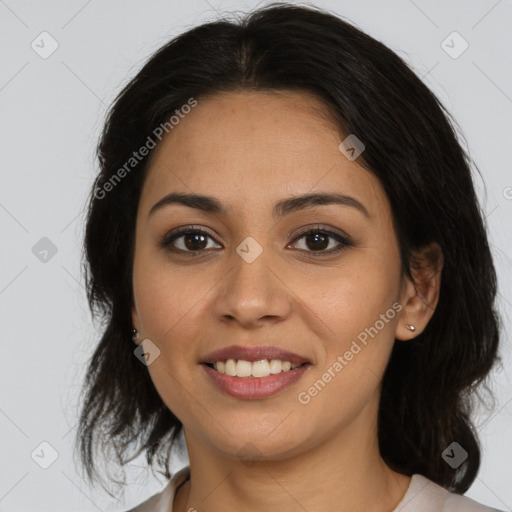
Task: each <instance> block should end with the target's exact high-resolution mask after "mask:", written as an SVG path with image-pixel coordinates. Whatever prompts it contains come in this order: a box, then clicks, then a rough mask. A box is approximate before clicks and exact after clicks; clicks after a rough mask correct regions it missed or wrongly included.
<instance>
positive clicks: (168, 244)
mask: <svg viewBox="0 0 512 512" xmlns="http://www.w3.org/2000/svg"><path fill="white" fill-rule="evenodd" d="M187 234H200V235H205V236H207V237H210V238H211V239H212V240H214V241H215V243H218V242H217V241H216V240H215V239H214V238H213V237H212V235H210V234H209V233H208V232H207V231H204V230H202V229H198V228H195V227H194V226H186V227H185V228H182V229H180V230H179V231H176V232H171V233H168V234H166V235H165V236H164V237H163V238H162V239H161V241H160V244H159V245H160V247H162V248H163V249H165V250H166V251H169V252H171V253H181V254H186V255H187V256H192V257H194V256H200V255H201V253H202V252H203V251H206V250H208V249H200V250H197V251H190V250H183V249H176V248H175V247H172V243H173V242H174V241H175V240H177V239H178V238H180V237H182V236H183V235H187ZM315 234H322V235H327V236H328V237H329V238H334V239H335V240H336V241H337V242H339V244H340V246H339V247H338V248H337V249H334V250H333V249H330V250H329V251H325V250H320V251H308V250H304V249H299V251H301V252H304V253H309V254H308V257H313V258H317V257H320V258H321V257H323V256H331V255H333V254H338V253H339V252H341V251H342V250H343V249H345V248H346V247H353V246H354V244H353V243H352V241H351V240H350V239H349V238H348V237H346V236H343V235H340V234H339V233H335V232H333V231H330V230H328V229H322V228H320V226H318V227H317V228H314V229H306V230H304V231H302V232H300V233H299V234H298V235H297V236H296V237H295V238H294V239H293V242H296V241H297V240H300V239H301V238H304V237H306V236H307V235H315Z"/></svg>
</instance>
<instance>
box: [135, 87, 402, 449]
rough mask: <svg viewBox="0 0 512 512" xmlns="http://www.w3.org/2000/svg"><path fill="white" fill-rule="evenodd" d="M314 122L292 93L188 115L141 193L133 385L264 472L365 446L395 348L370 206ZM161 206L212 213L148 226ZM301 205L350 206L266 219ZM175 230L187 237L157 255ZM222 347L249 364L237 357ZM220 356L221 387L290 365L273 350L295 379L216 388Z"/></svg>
mask: <svg viewBox="0 0 512 512" xmlns="http://www.w3.org/2000/svg"><path fill="white" fill-rule="evenodd" d="M324 109H325V107H324V106H323V104H322V103H320V102H319V101H318V100H317V99H315V98H314V97H311V96H309V95H306V94H299V93H295V92H289V93H286V94H285V93H280V94H278V93H276V94H269V93H262V92H236V93H235V92H232V93H225V94H222V95H217V96H215V97H210V98H208V99H198V104H197V106H196V107H194V108H193V109H192V110H191V112H190V113H189V114H187V115H186V116H184V118H183V119H181V120H180V122H179V124H178V125H177V126H175V127H174V128H173V129H172V131H171V132H170V134H169V135H168V136H167V138H165V139H164V140H163V141H162V143H161V145H160V146H159V147H158V148H157V149H156V150H155V151H156V153H155V154H154V155H153V156H154V160H153V161H152V163H151V166H150V169H149V173H148V176H147V179H146V182H145V184H144V188H143V191H142V195H141V200H140V204H139V209H138V215H137V225H136V249H135V260H134V270H133V286H134V296H135V306H134V308H133V317H132V319H133V325H134V326H135V327H136V328H137V329H138V330H139V331H141V333H142V338H143V339H145V340H151V343H150V342H148V341H145V342H144V348H145V349H146V351H148V352H150V353H151V352H153V357H154V356H155V355H156V357H154V360H153V361H152V362H150V364H149V365H148V370H149V372H150V375H151V378H152V380H153V382H154V385H155V387H156V389H157V390H158V393H159V394H160V395H161V397H162V399H163V401H164V402H165V404H166V405H167V406H168V407H169V408H170V409H171V410H172V412H173V413H174V414H175V415H176V416H177V417H178V418H179V419H180V420H181V422H182V423H183V424H184V427H185V432H186V435H187V436H188V437H189V438H194V439H201V442H203V443H204V444H205V445H208V446H209V447H210V448H212V449H215V450H218V451H220V452H222V453H223V454H225V455H233V456H234V455H237V456H247V455H250V453H257V454H258V456H259V457H266V458H269V459H279V458H283V457H286V456H290V455H292V454H297V453H300V451H301V450H306V449H308V448H311V447H314V446H315V445H316V444H319V443H322V442H325V441H326V440H328V439H329V438H331V437H332V436H334V435H335V433H336V434H337V433H342V432H348V431H349V429H352V428H353V427H354V426H355V425H357V424H359V425H360V426H362V427H363V430H364V429H366V430H364V431H365V432H374V431H375V430H374V429H376V418H377V407H378V401H379V391H380V389H379V386H380V381H381V377H382V375H383V372H384V370H385V367H386V364H387V362H388V358H389V356H390V351H391V349H392V346H393V343H394V339H395V337H397V338H401V339H404V338H406V337H407V336H408V334H407V333H408V331H407V330H405V327H404V324H405V323H407V322H405V321H404V316H403V315H404V312H405V310H406V308H405V307H402V304H403V305H405V302H404V299H406V298H407V297H406V294H407V293H408V290H409V288H408V286H409V284H408V283H409V282H408V281H407V280H405V281H404V285H403V286H401V268H400V257H399V251H398V245H397V240H396V236H395V233H394V230H393V226H392V218H391V211H390V206H389V203H388V201H387V198H386V195H385V192H384V190H383V188H382V186H381V184H380V182H379V181H378V180H377V178H375V177H374V176H373V175H372V174H371V173H369V172H367V171H366V170H364V169H363V168H362V167H361V166H359V165H358V163H357V159H356V160H350V159H349V158H348V157H347V156H345V154H344V153H342V152H341V151H340V149H339V145H340V143H341V142H342V141H343V140H344V139H345V137H346V135H348V134H346V135H342V134H340V133H339V132H338V131H337V129H336V127H335V125H334V124H332V123H331V122H329V121H327V120H326V119H325V118H324V117H322V116H321V115H319V112H322V111H324ZM363 142H364V141H363ZM168 194H187V195H193V196H195V195H200V196H207V197H208V198H209V200H210V201H214V202H215V205H218V206H219V208H218V209H215V211H213V210H214V209H213V208H212V207H211V205H210V203H208V202H206V201H202V202H201V201H196V207H193V205H192V204H191V203H189V205H188V206H186V205H184V204H181V203H179V202H171V201H168V202H167V203H165V202H164V203H160V206H159V207H157V208H155V209H154V210H153V211H151V210H152V207H153V206H154V205H156V204H157V203H158V202H159V201H161V200H162V198H164V197H165V196H167V195H168ZM311 194H339V195H340V196H349V197H350V198H351V199H345V201H344V202H343V201H342V202H337V203H336V202H329V203H328V204H315V203H314V202H310V201H308V200H296V201H294V202H293V203H288V204H286V205H285V206H281V207H276V205H278V204H280V203H281V202H282V201H284V200H290V199H291V198H299V197H301V196H306V195H311ZM190 225H193V228H194V229H195V230H201V231H204V232H205V234H201V233H195V232H194V231H193V230H192V228H191V227H190ZM186 226H189V228H188V231H189V232H190V231H192V233H189V234H185V235H181V236H179V235H178V236H177V237H175V238H174V240H172V239H171V237H170V236H168V237H167V245H165V246H164V245H163V244H162V240H163V239H164V238H165V237H166V235H168V234H170V233H171V231H172V232H176V231H177V230H178V228H184V227H185V228H186ZM308 229H318V230H319V231H320V232H319V233H318V234H317V235H315V234H314V233H313V234H309V235H303V232H304V231H307V230H308ZM338 237H340V238H338ZM340 240H341V241H340ZM343 240H345V241H343ZM401 308H402V309H401ZM400 309H401V311H400ZM401 316H402V318H401V319H400V321H399V318H400V317H401ZM409 334H411V333H409ZM410 337H412V335H411V336H410ZM233 346H238V347H242V348H243V349H244V348H249V349H254V348H261V347H264V349H263V352H258V353H257V352H255V351H253V352H251V353H250V354H248V355H245V356H244V353H243V352H242V353H240V352H234V351H233V350H231V349H229V348H230V347H231V348H232V347H233ZM269 347H271V348H272V349H270V348H269ZM225 348H228V349H229V350H228V353H226V354H221V355H219V356H214V358H218V359H220V360H222V359H223V360H227V359H228V358H229V355H230V354H231V355H232V356H233V357H232V358H233V359H235V363H226V368H225V370H224V371H227V367H228V366H229V368H230V370H229V372H231V373H232V370H233V368H234V371H235V373H236V372H238V373H240V374H242V375H243V374H244V373H243V372H248V371H249V372H254V373H258V372H261V373H260V375H265V374H267V373H268V372H269V371H270V370H271V369H272V368H273V371H279V370H283V365H282V364H281V365H279V363H275V362H274V363H272V364H270V363H269V364H268V366H267V363H265V362H263V361H262V360H266V359H269V360H271V359H277V360H281V361H282V360H289V359H293V358H292V357H291V356H285V355H281V354H278V353H277V352H275V351H277V350H284V351H289V352H292V353H294V354H296V355H298V356H300V357H301V358H302V360H301V361H304V360H305V361H307V362H308V364H306V365H304V366H301V367H300V368H297V369H291V370H289V372H285V371H281V372H280V373H276V374H271V375H269V376H267V377H243V376H228V375H227V374H226V373H221V372H220V371H218V370H215V369H213V368H211V367H208V366H206V365H205V364H204V363H205V361H210V362H213V361H211V358H208V355H209V354H210V353H212V352H214V351H218V350H220V349H225ZM158 350H159V351H160V352H159V353H158ZM273 350H274V352H273ZM241 356H244V357H245V358H246V359H245V360H244V361H242V362H241V363H240V364H237V363H236V360H237V359H244V357H241ZM251 356H252V357H251ZM253 360H254V361H255V360H261V361H262V362H260V363H257V364H250V363H251V361H253ZM150 361H151V359H150ZM292 362H293V361H292ZM299 362H300V361H299ZM297 364H298V363H297ZM219 369H220V370H222V365H220V368H219ZM284 370H286V364H285V365H284Z"/></svg>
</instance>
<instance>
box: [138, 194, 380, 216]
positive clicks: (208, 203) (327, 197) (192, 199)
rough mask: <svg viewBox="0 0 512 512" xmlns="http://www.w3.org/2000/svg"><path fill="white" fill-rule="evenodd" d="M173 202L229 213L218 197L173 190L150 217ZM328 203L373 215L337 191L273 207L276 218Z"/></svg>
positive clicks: (152, 209) (217, 212) (291, 199)
mask: <svg viewBox="0 0 512 512" xmlns="http://www.w3.org/2000/svg"><path fill="white" fill-rule="evenodd" d="M171 204H181V205H183V206H188V207H189V208H195V209H197V210H200V211H202V212H205V213H212V214H217V215H224V216H226V215H227V213H228V212H227V210H226V208H225V207H224V206H223V205H222V203H221V202H220V201H219V200H218V199H217V198H216V197H212V196H206V195H201V194H182V193H178V192H173V193H171V194H167V195H166V196H164V197H162V199H160V200H159V201H158V202H157V203H155V204H154V205H153V206H152V207H151V210H149V213H148V217H149V216H150V215H152V214H153V213H154V212H155V211H157V210H159V209H161V208H163V207H165V206H168V205H171ZM328 204H338V205H341V206H349V207H351V208H355V209H357V210H359V211H360V212H361V213H362V214H364V215H365V216H366V217H368V218H370V217H371V215H370V214H369V213H368V210H367V209H366V208H365V206H364V205H363V204H362V203H361V202H360V201H358V200H357V199H356V198H354V197H352V196H347V195H345V194H337V193H314V194H304V195H301V196H294V197H289V198H286V199H282V200H281V201H279V202H277V203H276V204H275V205H274V208H273V209H272V215H273V217H274V218H282V217H284V216H285V215H289V214H290V213H293V212H296V211H299V210H305V209H307V208H311V207H314V206H320V205H328Z"/></svg>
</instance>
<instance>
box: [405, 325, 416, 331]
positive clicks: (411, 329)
mask: <svg viewBox="0 0 512 512" xmlns="http://www.w3.org/2000/svg"><path fill="white" fill-rule="evenodd" d="M405 327H406V328H407V329H409V331H412V332H414V331H415V330H416V327H414V325H406V326H405Z"/></svg>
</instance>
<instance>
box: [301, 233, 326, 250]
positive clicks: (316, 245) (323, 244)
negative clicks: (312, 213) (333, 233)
mask: <svg viewBox="0 0 512 512" xmlns="http://www.w3.org/2000/svg"><path fill="white" fill-rule="evenodd" d="M312 238H313V239H314V240H315V242H314V243H313V245H312V246H310V244H309V243H308V244H307V245H308V248H309V249H325V248H326V247H327V246H328V245H329V240H328V239H329V237H327V236H325V235H323V234H321V233H313V234H310V235H308V236H307V237H306V239H307V240H311V239H312ZM318 241H320V243H317V242H318Z"/></svg>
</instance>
